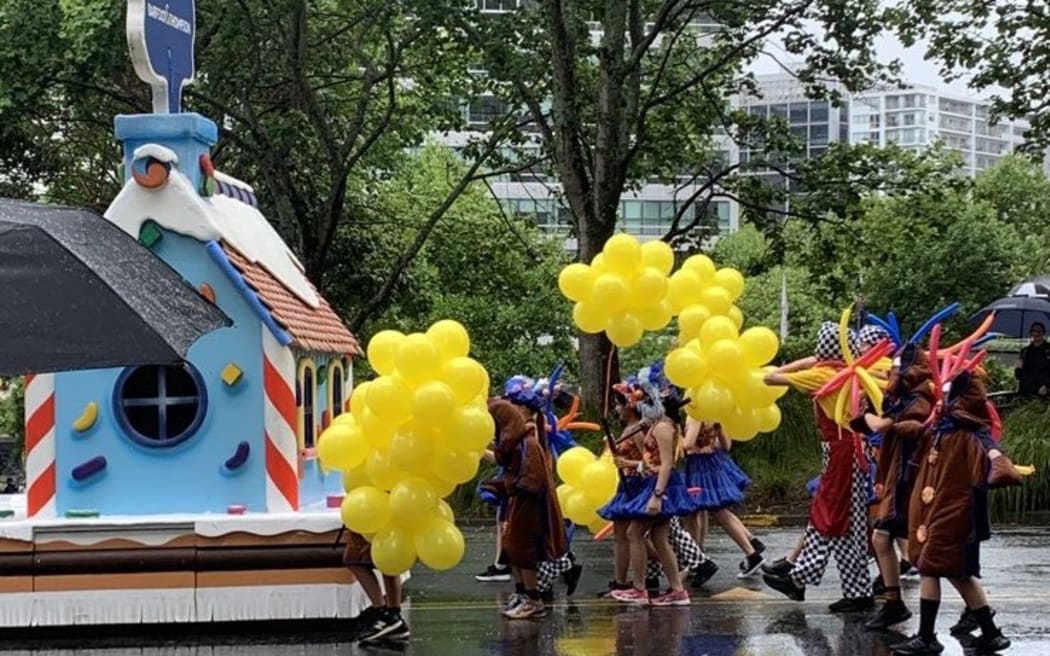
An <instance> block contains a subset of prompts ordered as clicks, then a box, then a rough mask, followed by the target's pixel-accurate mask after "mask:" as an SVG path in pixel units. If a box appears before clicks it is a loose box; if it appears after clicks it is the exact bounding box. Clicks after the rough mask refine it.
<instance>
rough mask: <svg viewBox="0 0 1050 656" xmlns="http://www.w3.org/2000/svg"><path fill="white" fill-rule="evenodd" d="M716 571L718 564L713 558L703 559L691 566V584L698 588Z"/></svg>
mask: <svg viewBox="0 0 1050 656" xmlns="http://www.w3.org/2000/svg"><path fill="white" fill-rule="evenodd" d="M717 571H718V565H716V564H715V561H713V560H710V559H708V560H705V561H704V562H702V563H700V564H699V565H697V566H696V567H694V568H693V580H692V582H691V585H692V586H693V587H694V588H699V587H700V586H702V585H703V584H705V583H707V582H708V581H710V580H711V577H712V576H714V575H715V572H717Z"/></svg>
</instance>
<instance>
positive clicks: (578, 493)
mask: <svg viewBox="0 0 1050 656" xmlns="http://www.w3.org/2000/svg"><path fill="white" fill-rule="evenodd" d="M595 508H597V504H594V503H592V502H591V501H590V500H589V499H588V498H587V495H585V494H584V493H583V490H579V489H577V490H573V493H572V494H570V495H569V500H568V502H567V503H566V504H565V508H563V509H562V514H563V516H564V517H568V518H569V519H570V520H572V522H573V523H574V524H583V525H586V524H587V523H588V522H590V521H591V520H592V518H593V517H594V511H595Z"/></svg>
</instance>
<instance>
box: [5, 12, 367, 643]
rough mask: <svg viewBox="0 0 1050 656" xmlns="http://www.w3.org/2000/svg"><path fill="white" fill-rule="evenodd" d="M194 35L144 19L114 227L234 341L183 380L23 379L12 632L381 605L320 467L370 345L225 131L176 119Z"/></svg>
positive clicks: (207, 347)
mask: <svg viewBox="0 0 1050 656" xmlns="http://www.w3.org/2000/svg"><path fill="white" fill-rule="evenodd" d="M193 32H194V15H193V2H192V0H181V1H177V0H171V1H169V2H168V3H166V4H165V5H164V6H163V7H162V8H158V6H155V5H152V4H150V3H148V2H145V1H144V0H131V1H130V2H129V9H128V36H129V43H130V45H131V50H132V58H133V60H134V62H135V65H136V70H137V71H138V72H139V74H140V76H142V77H143V78H144V79H146V80H147V81H149V82H150V83H151V84H152V85H153V86H154V93H155V102H154V109H155V113H153V114H149V115H136V116H119V117H117V118H116V122H115V125H116V137H117V139H118V140H119V141H120V142H121V143H122V145H123V149H124V162H123V170H124V171H125V174H126V175H125V178H126V182H125V185H124V188H123V190H122V191H121V192H120V194H119V195H118V196H117V198H116V199H115V200H114V201H113V203H112V205H111V206H110V207H109V209H108V211H107V212H106V214H105V217H106V219H107V220H108V221H110V222H112V223H113V224H115V225H116V226H118V227H119V228H121V229H122V230H123V231H125V232H126V233H128V234H129V235H131V236H133V237H134V238H136V239H137V240H138V241H139V242H140V243H142V244H144V245H145V246H146V247H148V248H149V249H151V250H152V252H153V253H154V254H155V256H156V257H158V258H161V259H162V260H164V261H165V262H166V263H167V264H168V265H170V266H171V267H172V268H174V269H175V270H176V271H177V272H178V273H179V274H181V276H182V277H183V278H185V279H186V280H187V281H188V282H190V283H191V284H192V285H193V286H194V287H195V288H197V289H198V290H199V293H200V294H201V295H202V296H204V297H205V298H207V299H208V300H210V301H211V302H213V303H214V304H216V305H217V306H218V307H219V308H220V309H221V310H222V311H223V312H224V313H225V314H226V315H227V316H228V317H229V318H230V319H232V322H233V325H232V326H231V327H228V328H221V329H219V330H216V331H214V332H210V333H208V334H206V335H204V336H203V337H201V338H200V339H198V340H197V341H196V342H195V343H193V345H192V346H191V347H190V349H189V351H188V356H187V357H186V359H185V361H184V362H183V363H181V364H179V365H174V366H154V365H146V366H132V367H127V368H120V369H104V370H91V371H69V372H58V373H54V374H41V375H37V376H33V377H27V385H26V416H27V419H26V454H27V455H26V458H27V487H28V491H27V505H26V513H25V515H26V516H25V517H21V516H16V517H15V518H12V519H7V520H3V521H2V522H0V571H2V572H3V576H2V577H0V625H3V626H7V627H27V626H56V625H97V624H142V623H172V622H217V621H218V622H221V621H251V620H271V619H324V618H337V617H346V616H350V615H353V614H356V613H357V612H358V610H359V609H360V606H361V605H362V604H363V603H365V602H364V598H363V595H362V594H361V593H360V589H359V587H358V586H356V584H353V581H352V580H351V578H350V576H349V573H348V572H347V571H346V570H345V569H344V568H343V567H342V563H341V549H338V548H336V546H335V541H336V536H337V533H338V530H339V528H340V525H341V521H340V518H339V514H338V512H337V511H336V510H334V509H329V508H328V507H327V506H328V505H331V504H330V503H326V502H331V501H332V500H334V499H337V498H338V495H340V494H341V490H342V486H341V484H340V483H341V481H340V479H339V474H338V472H327V473H326V472H324V471H322V470H321V468H320V467H319V463H318V461H317V458H316V451H315V445H316V439H317V436H318V435H319V434H320V432H321V430H322V429H323V428H324V427H325V426H326V425H327V424H328V423H329V422H330V421H331V420H332V418H333V417H334V416H336V415H338V414H340V413H341V412H342V411H343V410H344V409H345V408H346V399H347V397H348V395H349V394H348V392H349V389H350V386H351V381H350V378H349V373H350V359H351V358H352V357H353V356H355V355H356V354H358V353H359V347H358V343H357V341H356V340H355V339H354V337H353V335H351V334H350V332H349V331H348V330H347V328H346V327H345V326H344V325H343V323H342V322H341V321H340V319H339V318H338V317H337V315H336V314H335V313H334V312H333V311H332V309H331V307H330V306H329V305H328V303H327V302H326V301H325V300H324V299H323V298H321V297H320V295H319V294H318V293H317V291H316V289H315V288H314V286H313V285H312V284H311V283H310V281H309V280H307V278H306V277H305V275H304V273H303V268H302V266H301V265H300V263H299V262H298V261H297V260H296V258H295V256H294V255H293V254H292V252H291V251H290V250H289V249H288V247H287V245H286V244H285V243H284V242H283V241H282V240H281V238H280V237H279V236H278V235H277V233H276V232H275V231H274V229H273V228H272V227H271V226H270V224H269V223H268V222H267V220H266V218H265V217H264V216H263V215H262V214H261V213H260V212H259V210H258V209H257V207H256V198H255V195H254V193H253V191H252V188H251V187H250V186H248V185H247V184H245V183H242V182H240V181H238V180H236V179H234V178H232V177H229V176H227V175H224V174H222V173H221V172H219V171H216V170H215V169H214V167H213V166H212V164H211V161H210V158H209V149H210V147H211V146H212V145H213V144H214V143H215V142H216V139H217V129H216V125H215V124H214V123H213V122H211V121H210V120H208V119H206V118H204V117H202V116H199V115H197V114H191V113H181V112H180V111H179V109H180V107H179V96H180V90H181V86H182V84H183V82H184V81H185V80H188V79H190V78H192V47H193ZM183 60H185V61H183ZM158 62H159V63H158ZM156 71H164V75H159V74H157V72H156ZM71 329H73V328H71ZM111 338H112V339H114V340H119V339H121V335H119V334H114V335H112V336H111ZM329 492H331V493H332V498H329Z"/></svg>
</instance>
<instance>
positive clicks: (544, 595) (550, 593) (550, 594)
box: [540, 588, 554, 604]
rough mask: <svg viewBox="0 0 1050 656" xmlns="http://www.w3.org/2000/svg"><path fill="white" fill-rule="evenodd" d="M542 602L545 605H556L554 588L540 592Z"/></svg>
mask: <svg viewBox="0 0 1050 656" xmlns="http://www.w3.org/2000/svg"><path fill="white" fill-rule="evenodd" d="M540 601H542V602H543V603H545V604H552V603H554V588H547V589H546V590H540Z"/></svg>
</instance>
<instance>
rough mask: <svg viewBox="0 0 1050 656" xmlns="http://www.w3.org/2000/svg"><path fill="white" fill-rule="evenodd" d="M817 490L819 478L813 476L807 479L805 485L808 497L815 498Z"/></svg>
mask: <svg viewBox="0 0 1050 656" xmlns="http://www.w3.org/2000/svg"><path fill="white" fill-rule="evenodd" d="M819 489H820V476H814V477H813V478H811V479H809V482H808V483H806V491H807V492H809V496H810V497H811V498H812V497H815V496H817V490H819Z"/></svg>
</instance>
